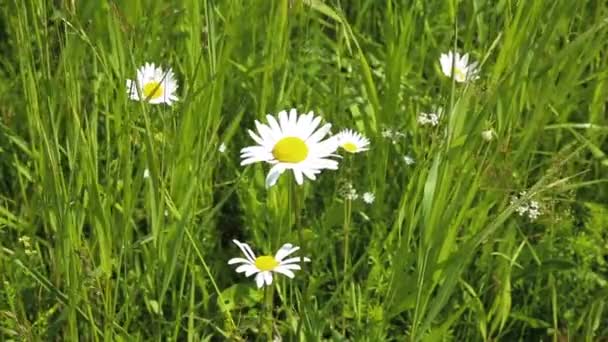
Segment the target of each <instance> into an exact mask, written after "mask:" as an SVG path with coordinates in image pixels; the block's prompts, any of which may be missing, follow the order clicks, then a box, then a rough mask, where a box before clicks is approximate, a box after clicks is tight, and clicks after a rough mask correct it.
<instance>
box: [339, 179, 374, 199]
mask: <svg viewBox="0 0 608 342" xmlns="http://www.w3.org/2000/svg"><path fill="white" fill-rule="evenodd" d="M339 194H340V196H341V197H342V198H344V199H347V200H351V201H354V200H357V199H359V198H360V199H361V200H362V201H363V202H365V203H366V204H372V203H374V201H375V200H376V195H375V194H374V193H373V192H371V191H367V192H364V193H363V194H362V195H359V193H358V192H357V189H355V187H354V186H353V185H352V184H351V183H346V184H344V186H342V188H340V190H339Z"/></svg>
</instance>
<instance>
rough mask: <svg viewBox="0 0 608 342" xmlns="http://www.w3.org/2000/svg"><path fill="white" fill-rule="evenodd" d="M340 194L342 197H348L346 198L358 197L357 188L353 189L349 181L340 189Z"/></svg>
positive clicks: (353, 198) (354, 198)
mask: <svg viewBox="0 0 608 342" xmlns="http://www.w3.org/2000/svg"><path fill="white" fill-rule="evenodd" d="M340 195H341V196H342V197H344V199H348V200H352V201H354V200H356V199H357V198H359V194H358V193H357V189H355V188H354V187H353V185H352V184H350V183H346V184H345V185H344V186H343V187H342V189H340Z"/></svg>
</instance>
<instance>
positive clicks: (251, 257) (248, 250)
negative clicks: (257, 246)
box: [232, 240, 255, 263]
mask: <svg viewBox="0 0 608 342" xmlns="http://www.w3.org/2000/svg"><path fill="white" fill-rule="evenodd" d="M232 242H234V244H235V245H237V246H238V247H239V249H240V250H241V252H243V254H245V257H246V258H247V259H248V260H249V261H250V262H252V263H255V254H254V253H253V251H252V250H251V247H249V245H247V244H246V243H242V242H240V241H238V240H232Z"/></svg>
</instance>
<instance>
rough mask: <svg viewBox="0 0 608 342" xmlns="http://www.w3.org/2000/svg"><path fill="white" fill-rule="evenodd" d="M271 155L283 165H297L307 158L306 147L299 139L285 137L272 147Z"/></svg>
mask: <svg viewBox="0 0 608 342" xmlns="http://www.w3.org/2000/svg"><path fill="white" fill-rule="evenodd" d="M272 155H273V156H274V157H275V159H276V160H278V161H280V162H283V163H299V162H301V161H303V160H304V159H306V157H307V156H308V146H306V143H305V142H304V140H302V139H300V138H296V137H286V138H283V139H281V140H279V141H278V142H277V143H276V144H275V145H274V148H273V149H272Z"/></svg>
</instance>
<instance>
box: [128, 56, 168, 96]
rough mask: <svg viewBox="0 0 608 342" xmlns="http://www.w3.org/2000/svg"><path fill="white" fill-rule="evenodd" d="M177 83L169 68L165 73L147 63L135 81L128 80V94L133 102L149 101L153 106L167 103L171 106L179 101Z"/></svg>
mask: <svg viewBox="0 0 608 342" xmlns="http://www.w3.org/2000/svg"><path fill="white" fill-rule="evenodd" d="M176 90H177V81H176V80H175V76H174V75H173V71H172V70H171V68H169V69H168V70H167V71H163V69H162V68H160V67H158V68H157V67H156V66H155V65H154V64H150V63H146V64H145V65H144V66H142V67H140V68H139V69H138V70H137V79H136V80H135V81H132V80H127V93H128V94H129V98H131V99H132V100H136V101H139V100H143V101H148V102H149V103H152V104H157V103H166V104H168V105H171V104H172V103H173V102H175V101H177V96H175V91H176Z"/></svg>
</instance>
